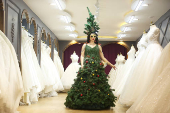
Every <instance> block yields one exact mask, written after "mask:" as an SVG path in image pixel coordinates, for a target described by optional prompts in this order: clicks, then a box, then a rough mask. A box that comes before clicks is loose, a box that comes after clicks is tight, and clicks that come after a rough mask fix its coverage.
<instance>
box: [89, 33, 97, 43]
mask: <svg viewBox="0 0 170 113" xmlns="http://www.w3.org/2000/svg"><path fill="white" fill-rule="evenodd" d="M95 40H96V34H94V33H92V34H91V35H90V41H92V42H94V41H95Z"/></svg>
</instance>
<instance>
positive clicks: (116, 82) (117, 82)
mask: <svg viewBox="0 0 170 113" xmlns="http://www.w3.org/2000/svg"><path fill="white" fill-rule="evenodd" d="M124 62H125V56H123V55H122V54H120V55H119V57H118V64H119V65H118V66H117V67H116V68H117V69H116V71H117V74H116V79H115V81H114V83H113V84H112V85H111V88H112V89H116V88H117V87H118V85H119V83H120V80H121V76H119V75H120V74H121V73H122V69H123V66H124Z"/></svg>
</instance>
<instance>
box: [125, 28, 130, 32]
mask: <svg viewBox="0 0 170 113" xmlns="http://www.w3.org/2000/svg"><path fill="white" fill-rule="evenodd" d="M130 30H131V28H130V27H124V28H123V32H126V31H130Z"/></svg>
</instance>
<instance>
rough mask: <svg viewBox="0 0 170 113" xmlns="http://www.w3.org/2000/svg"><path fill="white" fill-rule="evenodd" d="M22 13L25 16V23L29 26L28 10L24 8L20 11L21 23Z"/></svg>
mask: <svg viewBox="0 0 170 113" xmlns="http://www.w3.org/2000/svg"><path fill="white" fill-rule="evenodd" d="M24 14H25V16H26V21H27V24H28V26H29V15H28V11H27V10H26V9H24V10H23V11H22V14H21V23H22V20H23V16H24Z"/></svg>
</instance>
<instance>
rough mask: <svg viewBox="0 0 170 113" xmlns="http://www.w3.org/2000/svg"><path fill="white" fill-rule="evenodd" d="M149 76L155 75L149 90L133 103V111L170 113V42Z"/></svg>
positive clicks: (135, 112)
mask: <svg viewBox="0 0 170 113" xmlns="http://www.w3.org/2000/svg"><path fill="white" fill-rule="evenodd" d="M149 76H153V79H152V81H150V82H151V85H150V86H149V90H147V91H146V93H145V95H144V96H143V98H142V99H141V100H140V101H138V103H136V104H135V105H133V108H134V109H133V113H169V112H170V107H169V103H170V90H169V89H170V88H169V87H170V43H168V45H167V46H166V47H165V48H164V49H163V51H162V54H161V57H160V58H159V60H158V61H157V62H156V65H155V66H154V68H153V70H152V73H151V74H150V75H149Z"/></svg>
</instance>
